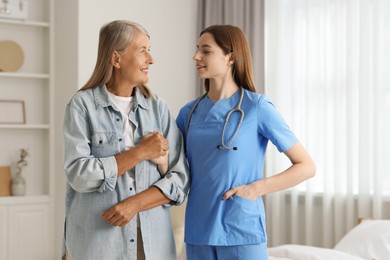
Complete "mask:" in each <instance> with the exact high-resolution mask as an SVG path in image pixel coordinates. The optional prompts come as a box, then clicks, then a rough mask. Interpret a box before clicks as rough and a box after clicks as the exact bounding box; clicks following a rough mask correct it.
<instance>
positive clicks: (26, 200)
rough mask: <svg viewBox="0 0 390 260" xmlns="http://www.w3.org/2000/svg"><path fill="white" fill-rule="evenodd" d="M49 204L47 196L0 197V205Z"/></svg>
mask: <svg viewBox="0 0 390 260" xmlns="http://www.w3.org/2000/svg"><path fill="white" fill-rule="evenodd" d="M48 202H50V197H49V195H28V196H0V205H17V204H29V205H31V204H40V203H48Z"/></svg>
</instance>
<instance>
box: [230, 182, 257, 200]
mask: <svg viewBox="0 0 390 260" xmlns="http://www.w3.org/2000/svg"><path fill="white" fill-rule="evenodd" d="M233 195H236V196H238V197H241V198H245V199H248V200H256V199H257V198H258V197H259V196H258V192H257V188H256V184H255V183H250V184H247V185H241V186H237V187H234V188H233V189H231V190H228V191H227V192H225V194H224V195H223V199H224V200H227V199H229V198H230V197H231V196H233Z"/></svg>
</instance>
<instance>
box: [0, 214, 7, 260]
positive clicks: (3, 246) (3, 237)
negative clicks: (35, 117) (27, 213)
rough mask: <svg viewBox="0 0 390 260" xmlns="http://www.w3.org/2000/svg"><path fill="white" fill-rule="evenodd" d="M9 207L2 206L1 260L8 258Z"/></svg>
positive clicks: (0, 224) (0, 226) (0, 221)
mask: <svg viewBox="0 0 390 260" xmlns="http://www.w3.org/2000/svg"><path fill="white" fill-rule="evenodd" d="M7 241H8V225H7V208H6V207H5V206H0V260H3V259H7V254H8V246H7V243H8V242H7Z"/></svg>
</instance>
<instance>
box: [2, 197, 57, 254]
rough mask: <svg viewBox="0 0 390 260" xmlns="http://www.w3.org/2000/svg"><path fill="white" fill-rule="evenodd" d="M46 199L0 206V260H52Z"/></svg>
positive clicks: (33, 199)
mask: <svg viewBox="0 0 390 260" xmlns="http://www.w3.org/2000/svg"><path fill="white" fill-rule="evenodd" d="M49 210H50V203H49V201H48V197H27V198H26V199H25V201H24V202H23V203H14V202H9V203H4V202H3V205H1V206H0V260H10V259H12V260H25V259H37V260H38V259H39V260H46V259H47V260H49V259H52V258H51V257H50V255H51V254H52V253H53V251H52V247H50V245H51V244H50V239H51V238H50V227H51V223H52V221H51V220H50V212H49Z"/></svg>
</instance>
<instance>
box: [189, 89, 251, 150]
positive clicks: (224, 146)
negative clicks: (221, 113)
mask: <svg viewBox="0 0 390 260" xmlns="http://www.w3.org/2000/svg"><path fill="white" fill-rule="evenodd" d="M240 90H241V95H240V100H239V101H238V103H237V106H236V107H235V108H233V109H232V110H230V111H229V112H228V114H227V115H226V118H225V123H224V124H223V129H222V137H221V138H222V142H221V144H220V145H217V148H218V149H220V150H222V149H223V150H237V149H238V148H237V147H236V146H234V147H232V143H233V141H234V139H235V138H236V135H237V133H238V129H240V126H241V123H242V120H244V111H243V110H242V109H241V104H242V100H243V99H244V88H243V87H241V88H240ZM206 96H207V92H206V93H204V94H203V95H202V96H201V97H200V98H198V100H197V101H196V102H195V105H194V106H193V107H192V109H191V111H190V114H189V116H188V120H187V126H186V137H187V136H188V130H189V128H190V122H191V117H192V114H193V113H194V111H195V109H196V107H197V106H198V104H199V102H200V101H201V100H202V99H203V98H205V97H206ZM234 112H239V113H240V121H239V122H238V125H237V128H236V130H235V131H234V133H233V136H232V138H230V141H229V142H228V143H227V144H225V129H226V125H227V123H228V122H229V119H230V116H231V115H232V114H233V113H234Z"/></svg>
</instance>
